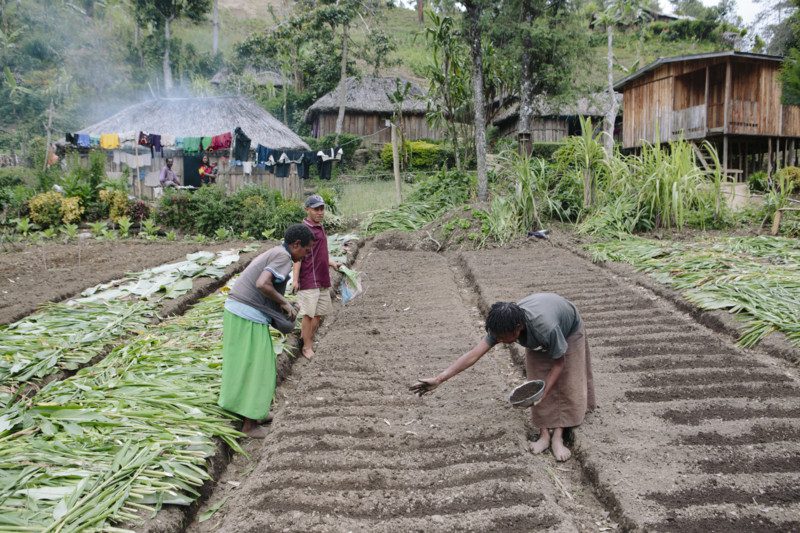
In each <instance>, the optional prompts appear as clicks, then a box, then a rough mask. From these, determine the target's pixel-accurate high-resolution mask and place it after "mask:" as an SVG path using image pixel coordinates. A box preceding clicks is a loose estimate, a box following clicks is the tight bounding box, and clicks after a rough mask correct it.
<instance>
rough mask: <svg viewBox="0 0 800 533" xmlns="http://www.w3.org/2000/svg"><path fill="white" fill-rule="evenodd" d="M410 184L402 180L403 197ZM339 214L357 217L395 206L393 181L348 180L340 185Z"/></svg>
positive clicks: (406, 193) (408, 190)
mask: <svg viewBox="0 0 800 533" xmlns="http://www.w3.org/2000/svg"><path fill="white" fill-rule="evenodd" d="M411 188H412V186H411V185H410V184H408V183H405V182H403V185H402V192H403V197H406V196H408V193H409V192H410V190H411ZM340 191H341V192H340V193H339V200H338V206H337V207H338V209H339V214H341V215H342V216H343V217H345V218H354V217H355V218H358V217H361V216H364V215H366V214H368V213H371V212H373V211H380V210H383V209H391V208H393V207H397V198H396V193H395V185H394V181H391V180H370V181H348V182H343V183H342V184H341V185H340Z"/></svg>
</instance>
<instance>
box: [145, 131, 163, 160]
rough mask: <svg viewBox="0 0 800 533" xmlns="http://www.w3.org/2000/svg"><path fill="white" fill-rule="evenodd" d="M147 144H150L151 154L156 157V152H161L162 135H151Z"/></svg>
mask: <svg viewBox="0 0 800 533" xmlns="http://www.w3.org/2000/svg"><path fill="white" fill-rule="evenodd" d="M147 142H148V143H150V154H151V155H155V152H160V151H161V135H156V134H155V133H151V134H150V135H148V136H147Z"/></svg>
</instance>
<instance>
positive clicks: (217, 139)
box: [209, 132, 231, 150]
mask: <svg viewBox="0 0 800 533" xmlns="http://www.w3.org/2000/svg"><path fill="white" fill-rule="evenodd" d="M230 147H231V132H228V133H223V134H222V135H214V136H213V137H211V147H210V148H209V150H227V149H229V148H230Z"/></svg>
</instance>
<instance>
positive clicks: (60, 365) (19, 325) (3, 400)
mask: <svg viewBox="0 0 800 533" xmlns="http://www.w3.org/2000/svg"><path fill="white" fill-rule="evenodd" d="M238 260H239V253H238V252H237V251H235V250H230V251H225V252H219V253H217V254H215V253H213V252H207V251H200V252H197V253H194V254H189V255H187V256H186V260H185V261H181V262H177V263H169V264H165V265H161V266H159V267H156V268H152V269H148V270H144V271H142V272H138V273H135V274H129V275H127V276H126V277H125V278H122V279H119V280H115V281H112V282H110V283H106V284H101V285H97V286H96V287H92V288H91V289H87V290H86V291H84V292H83V293H81V297H80V298H76V299H73V300H68V301H66V302H60V303H55V304H47V305H46V306H45V307H44V308H43V309H41V310H40V311H38V312H36V313H34V314H32V315H30V316H28V317H25V318H24V319H22V320H20V321H18V322H15V323H13V324H10V325H8V326H0V408H2V407H6V406H8V405H10V404H11V403H12V402H13V401H14V400H15V399H16V398H17V397H18V395H19V394H20V393H21V392H22V389H21V385H22V384H27V383H28V382H29V381H31V380H35V379H41V378H44V377H45V376H48V375H51V374H55V373H56V372H58V371H60V370H75V369H77V368H80V366H82V365H84V364H86V363H87V362H89V361H91V360H92V359H93V358H94V357H96V356H98V355H100V354H101V353H103V351H104V350H105V349H106V347H107V345H108V344H109V343H111V342H113V341H114V340H115V339H119V338H121V337H124V336H126V335H128V334H130V333H134V332H137V331H140V330H141V329H142V328H143V327H144V326H145V325H146V324H147V323H149V322H150V321H151V320H152V319H153V317H154V316H155V314H156V310H157V309H158V306H159V304H160V302H161V301H162V300H164V299H168V298H177V297H179V296H182V295H183V294H186V293H187V292H189V291H190V290H191V289H192V280H193V279H194V278H196V277H200V276H208V277H213V278H220V277H222V275H223V274H224V273H225V268H226V267H227V266H229V265H231V264H232V263H235V262H237V261H238Z"/></svg>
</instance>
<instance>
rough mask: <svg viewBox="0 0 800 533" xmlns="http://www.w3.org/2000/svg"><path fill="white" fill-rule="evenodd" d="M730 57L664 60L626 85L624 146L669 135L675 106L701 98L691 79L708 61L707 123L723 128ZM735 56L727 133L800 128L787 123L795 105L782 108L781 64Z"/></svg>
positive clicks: (775, 132) (765, 132)
mask: <svg viewBox="0 0 800 533" xmlns="http://www.w3.org/2000/svg"><path fill="white" fill-rule="evenodd" d="M728 60H729V58H727V57H721V58H712V59H705V60H694V61H681V62H676V63H670V64H667V65H662V66H661V67H659V68H657V69H655V70H653V71H652V72H648V73H647V74H645V75H643V76H642V77H641V78H639V79H637V80H635V81H634V82H633V83H631V84H630V85H628V86H627V87H625V88H624V90H623V100H624V106H625V113H624V116H623V127H622V131H623V134H622V141H623V147H624V148H632V147H636V146H641V144H642V141H647V142H655V140H656V133H659V134H660V141H661V142H665V141H668V140H670V139H671V138H672V136H671V135H670V134H671V133H672V132H671V131H669V130H671V126H672V112H673V108H677V109H681V108H683V107H687V106H690V105H691V104H695V103H696V102H695V100H696V99H695V98H694V97H693V96H696V94H697V92H696V91H692V90H690V88H689V87H688V85H686V84H688V83H691V82H693V81H696V80H695V78H698V79H699V78H700V71H705V68H706V67H707V66H708V67H709V73H710V75H709V97H708V109H707V113H706V115H707V126H708V128H709V129H714V128H722V127H723V126H724V124H723V122H724V120H723V117H724V116H725V106H724V98H725V65H726V62H727V61H728ZM730 61H732V63H731V78H732V84H731V103H730V107H729V109H728V111H729V124H728V128H729V129H728V133H735V134H745V135H772V136H777V135H780V134H781V131H782V130H783V131H784V132H785V131H791V132H792V135H796V134H797V133H798V132H800V125H798V126H795V124H796V122H797V121H794V122H793V123H791V125H789V126H788V130H787V126H784V125H782V123H785V122H786V119H791V118H794V117H795V116H797V115H796V114H795V111H793V110H790V111H786V110H782V109H781V104H780V97H781V84H780V81H779V79H778V69H779V65H778V64H777V63H774V62H771V61H758V60H753V59H744V58H731V59H730ZM690 73H691V74H690ZM686 74H690V75H689V76H686V77H685V78H682V79H681V80H680V81H679V82H678V83H676V82H675V78H676V77H677V76H683V75H686ZM698 83H699V82H698ZM690 93H691V94H690ZM675 104H677V106H675ZM679 122H681V121H679ZM656 123H658V126H659V131H658V132H657V131H656V126H655V124H656ZM720 133H721V131H720Z"/></svg>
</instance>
